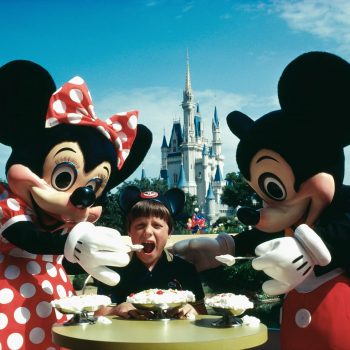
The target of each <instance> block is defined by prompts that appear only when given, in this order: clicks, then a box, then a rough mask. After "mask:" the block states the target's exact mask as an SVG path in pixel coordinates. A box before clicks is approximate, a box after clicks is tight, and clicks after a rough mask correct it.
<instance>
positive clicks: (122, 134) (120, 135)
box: [119, 132, 128, 143]
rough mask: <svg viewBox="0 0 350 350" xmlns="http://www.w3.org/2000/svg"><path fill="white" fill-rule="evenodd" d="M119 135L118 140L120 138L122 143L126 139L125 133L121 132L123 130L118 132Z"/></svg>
mask: <svg viewBox="0 0 350 350" xmlns="http://www.w3.org/2000/svg"><path fill="white" fill-rule="evenodd" d="M119 137H120V140H121V141H122V142H123V143H124V142H126V141H128V137H127V136H126V134H125V133H123V132H120V133H119Z"/></svg>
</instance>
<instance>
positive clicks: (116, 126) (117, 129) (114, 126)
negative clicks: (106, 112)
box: [112, 122, 123, 132]
mask: <svg viewBox="0 0 350 350" xmlns="http://www.w3.org/2000/svg"><path fill="white" fill-rule="evenodd" d="M112 126H113V129H114V130H115V131H117V132H119V131H120V130H122V129H123V126H122V125H121V124H120V123H119V122H114V123H113V124H112Z"/></svg>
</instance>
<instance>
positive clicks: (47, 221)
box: [30, 195, 64, 230]
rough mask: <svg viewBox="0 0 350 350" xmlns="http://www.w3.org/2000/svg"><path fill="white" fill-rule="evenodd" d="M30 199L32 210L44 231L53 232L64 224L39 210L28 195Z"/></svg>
mask: <svg viewBox="0 0 350 350" xmlns="http://www.w3.org/2000/svg"><path fill="white" fill-rule="evenodd" d="M30 197H31V200H32V203H33V210H34V212H35V214H36V216H37V218H38V221H39V224H40V225H41V226H42V227H43V228H44V229H49V230H55V229H57V228H59V227H61V226H62V225H63V224H64V223H63V222H62V221H59V220H57V218H55V217H53V216H51V215H50V214H48V213H47V212H45V211H44V210H43V209H41V208H40V206H39V205H38V204H37V203H36V202H35V200H34V198H33V196H32V195H30Z"/></svg>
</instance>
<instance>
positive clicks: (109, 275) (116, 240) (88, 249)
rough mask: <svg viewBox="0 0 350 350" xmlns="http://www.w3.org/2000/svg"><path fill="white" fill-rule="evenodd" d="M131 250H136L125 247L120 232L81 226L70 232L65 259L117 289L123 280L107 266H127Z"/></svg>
mask: <svg viewBox="0 0 350 350" xmlns="http://www.w3.org/2000/svg"><path fill="white" fill-rule="evenodd" d="M135 248H136V249H140V247H135ZM131 250H133V246H130V245H127V244H125V243H124V242H123V240H122V238H121V236H120V233H119V232H118V231H117V230H114V229H112V228H108V227H103V226H95V225H94V224H92V223H90V222H81V223H79V224H77V225H76V226H74V228H73V229H72V230H71V231H70V232H69V234H68V238H67V241H66V243H65V247H64V256H65V258H66V259H67V260H68V261H70V262H72V263H78V264H79V265H80V266H81V267H82V268H83V269H84V270H85V271H86V272H87V273H88V274H90V275H91V276H92V277H94V278H96V279H98V280H99V281H101V282H103V283H105V284H108V285H110V286H114V285H116V284H118V283H119V281H120V276H119V274H118V273H116V272H115V271H113V270H111V269H109V268H108V267H107V266H119V267H121V266H126V265H127V264H128V263H129V261H130V256H129V254H128V253H129V252H130V251H131Z"/></svg>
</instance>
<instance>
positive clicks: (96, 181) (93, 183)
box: [85, 177, 103, 193]
mask: <svg viewBox="0 0 350 350" xmlns="http://www.w3.org/2000/svg"><path fill="white" fill-rule="evenodd" d="M102 183H103V181H102V179H100V178H99V177H95V178H93V179H91V180H90V181H89V182H88V183H87V184H86V185H85V186H86V187H91V189H92V190H93V191H94V192H95V193H96V192H97V191H98V190H99V189H100V188H101V186H102Z"/></svg>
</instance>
